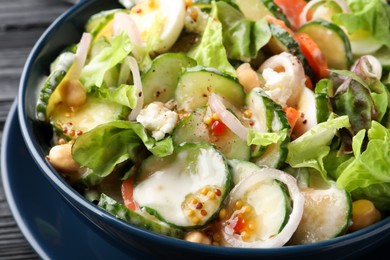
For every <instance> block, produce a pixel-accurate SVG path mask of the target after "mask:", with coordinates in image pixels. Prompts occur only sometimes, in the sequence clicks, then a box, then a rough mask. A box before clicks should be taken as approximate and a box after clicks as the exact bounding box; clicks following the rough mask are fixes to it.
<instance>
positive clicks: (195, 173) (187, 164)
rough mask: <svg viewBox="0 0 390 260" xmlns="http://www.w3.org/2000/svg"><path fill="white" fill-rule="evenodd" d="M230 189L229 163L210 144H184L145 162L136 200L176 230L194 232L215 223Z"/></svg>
mask: <svg viewBox="0 0 390 260" xmlns="http://www.w3.org/2000/svg"><path fill="white" fill-rule="evenodd" d="M230 189H231V173H230V171H229V168H228V165H227V162H226V160H225V158H224V156H223V155H222V153H221V152H219V151H218V150H217V149H215V147H214V146H212V145H210V144H208V143H184V144H182V145H179V146H178V147H176V149H175V151H174V153H173V154H172V155H170V156H166V157H162V158H161V157H156V156H151V157H149V158H147V159H146V160H145V161H143V163H142V166H141V170H140V172H139V174H138V175H137V177H136V179H135V187H134V200H135V201H136V202H137V204H138V205H139V206H140V208H144V209H145V210H146V211H147V212H149V213H150V214H152V215H154V216H156V217H157V218H158V219H160V220H162V221H164V222H167V223H169V224H171V225H173V226H176V227H181V228H186V229H191V228H196V227H201V226H204V225H205V224H206V223H208V222H209V221H211V220H212V219H214V218H215V217H216V216H217V214H218V212H219V209H220V207H221V205H222V202H223V201H224V198H225V197H226V195H227V194H228V193H229V191H230Z"/></svg>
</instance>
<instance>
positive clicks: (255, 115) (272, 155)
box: [246, 88, 290, 168]
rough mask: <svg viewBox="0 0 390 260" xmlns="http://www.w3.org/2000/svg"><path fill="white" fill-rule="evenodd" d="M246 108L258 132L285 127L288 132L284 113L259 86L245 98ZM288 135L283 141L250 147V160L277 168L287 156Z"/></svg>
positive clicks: (260, 164) (259, 164)
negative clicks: (265, 145)
mask: <svg viewBox="0 0 390 260" xmlns="http://www.w3.org/2000/svg"><path fill="white" fill-rule="evenodd" d="M246 104H247V108H248V109H249V110H250V111H251V112H252V117H251V118H250V120H251V121H253V128H254V129H255V130H257V131H260V132H278V131H281V130H282V129H287V132H288V133H290V125H289V124H288V121H287V118H286V114H285V113H284V111H283V110H282V107H281V106H280V105H278V104H276V103H275V102H274V101H273V100H272V99H271V98H269V97H268V96H267V94H266V93H265V92H264V91H263V90H262V89H261V88H254V89H252V91H251V92H249V93H248V95H247V98H246ZM289 141H290V138H289V136H287V137H286V139H284V140H283V141H281V142H280V143H276V144H271V145H269V146H267V147H262V148H258V147H255V148H253V149H252V159H251V161H252V162H254V163H256V164H257V165H258V166H262V167H271V168H279V167H280V166H282V164H283V163H284V160H285V159H286V157H287V154H288V150H287V144H288V142H289Z"/></svg>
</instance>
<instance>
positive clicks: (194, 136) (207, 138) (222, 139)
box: [172, 107, 250, 160]
mask: <svg viewBox="0 0 390 260" xmlns="http://www.w3.org/2000/svg"><path fill="white" fill-rule="evenodd" d="M208 116H211V111H210V110H209V109H207V107H200V108H197V109H196V110H195V111H194V112H192V113H191V115H190V116H189V117H187V118H185V119H183V120H182V121H180V123H179V124H178V125H177V126H176V127H175V130H174V131H173V134H172V136H173V143H174V144H175V145H179V144H181V143H184V142H207V143H211V144H213V145H215V147H217V148H218V149H219V150H220V151H221V152H222V153H223V154H224V155H225V156H226V158H228V159H240V160H249V158H250V147H249V146H248V145H247V143H246V141H244V140H242V139H241V138H240V137H238V136H237V135H236V134H235V133H233V132H232V131H231V130H230V129H229V128H226V129H225V132H224V134H223V135H219V136H214V135H212V134H211V131H210V126H208V125H207V124H205V123H204V119H205V118H206V117H208Z"/></svg>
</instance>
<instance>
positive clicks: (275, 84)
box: [262, 68, 296, 107]
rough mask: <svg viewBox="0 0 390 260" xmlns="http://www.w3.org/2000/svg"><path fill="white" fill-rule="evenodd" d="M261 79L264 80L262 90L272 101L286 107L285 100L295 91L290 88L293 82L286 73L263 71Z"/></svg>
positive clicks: (269, 69) (268, 69) (270, 70)
mask: <svg viewBox="0 0 390 260" xmlns="http://www.w3.org/2000/svg"><path fill="white" fill-rule="evenodd" d="M262 75H263V78H264V80H265V86H264V90H265V93H267V95H269V96H270V97H271V99H272V100H273V101H275V102H276V103H278V104H279V105H281V106H282V107H286V106H287V100H288V99H289V98H290V97H291V96H292V94H293V92H294V91H296V90H295V89H294V88H292V87H290V86H291V81H292V80H293V79H292V78H291V77H289V75H288V74H287V73H286V72H276V71H274V70H273V69H271V68H265V69H264V70H263V74H262Z"/></svg>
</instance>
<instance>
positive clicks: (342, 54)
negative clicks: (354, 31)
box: [298, 20, 352, 70]
mask: <svg viewBox="0 0 390 260" xmlns="http://www.w3.org/2000/svg"><path fill="white" fill-rule="evenodd" d="M298 32H300V33H306V34H308V35H309V36H310V37H311V38H312V39H313V41H315V42H316V43H317V45H318V47H319V48H320V49H321V51H322V53H323V54H324V56H325V58H326V60H327V62H328V66H329V68H330V69H340V70H342V69H349V68H350V66H351V65H352V51H351V45H350V42H349V39H348V36H347V35H346V34H345V32H344V31H343V30H342V29H341V28H340V27H339V26H338V25H336V24H333V23H329V22H327V21H324V20H316V21H311V22H309V23H306V24H305V25H303V26H302V27H301V28H299V30H298ZM329 43H331V44H329Z"/></svg>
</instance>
